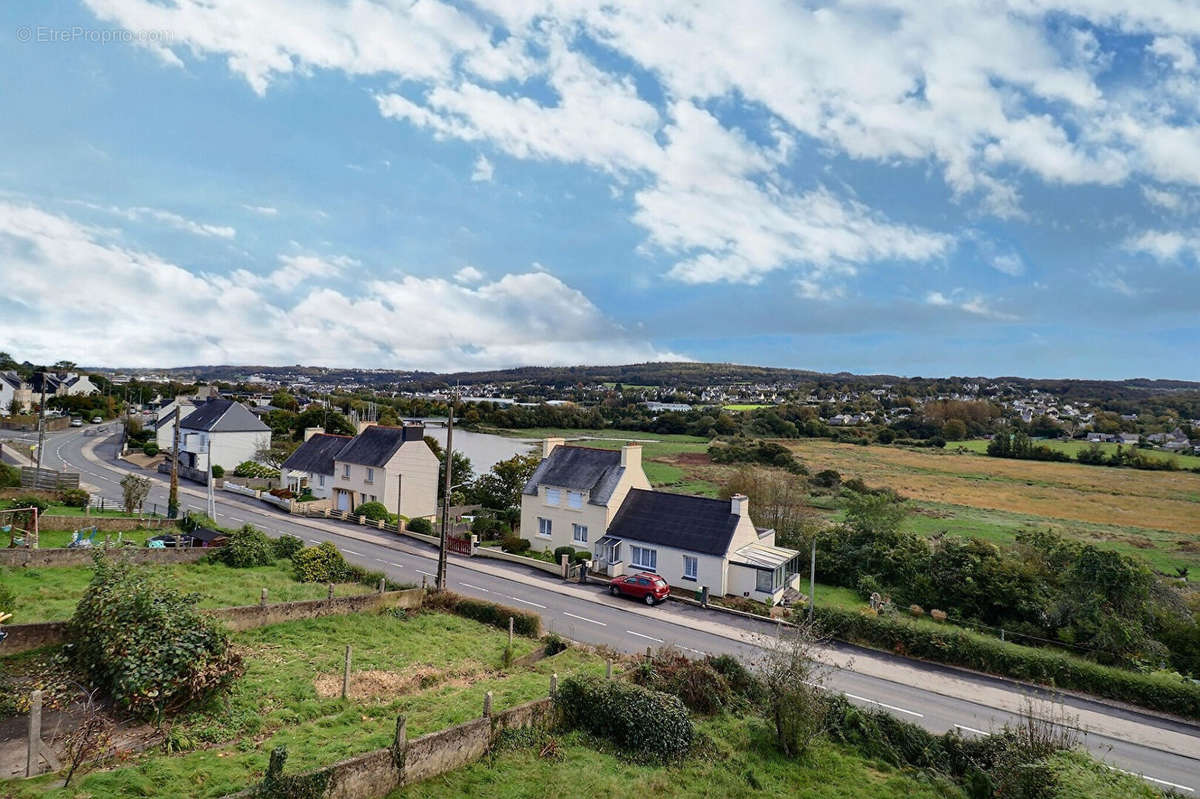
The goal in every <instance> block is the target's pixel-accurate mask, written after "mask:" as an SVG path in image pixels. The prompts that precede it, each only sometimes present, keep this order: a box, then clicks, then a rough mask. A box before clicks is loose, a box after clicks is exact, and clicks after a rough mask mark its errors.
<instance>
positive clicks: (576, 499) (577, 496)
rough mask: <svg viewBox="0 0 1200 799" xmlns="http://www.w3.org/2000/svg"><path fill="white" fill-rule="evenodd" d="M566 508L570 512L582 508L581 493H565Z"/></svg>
mask: <svg viewBox="0 0 1200 799" xmlns="http://www.w3.org/2000/svg"><path fill="white" fill-rule="evenodd" d="M567 507H568V508H571V509H572V510H579V509H580V508H582V507H583V492H582V491H568V492H567Z"/></svg>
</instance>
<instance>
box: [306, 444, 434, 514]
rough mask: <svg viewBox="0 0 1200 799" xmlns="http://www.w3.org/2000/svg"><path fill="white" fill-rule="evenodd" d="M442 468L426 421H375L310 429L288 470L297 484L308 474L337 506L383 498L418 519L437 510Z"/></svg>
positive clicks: (313, 485) (318, 493)
mask: <svg viewBox="0 0 1200 799" xmlns="http://www.w3.org/2000/svg"><path fill="white" fill-rule="evenodd" d="M438 469H439V464H438V458H437V455H434V454H433V450H431V449H430V448H429V445H428V444H426V443H425V427H424V426H423V425H404V426H403V427H390V426H386V425H378V424H371V425H369V426H367V427H365V428H363V429H362V430H361V431H360V432H359V433H358V435H356V436H335V435H329V434H327V433H324V432H321V431H320V428H311V429H310V430H306V431H305V440H304V443H302V444H301V445H300V446H299V447H298V448H297V449H296V451H295V452H293V453H292V454H291V456H290V457H289V458H288V459H287V460H286V461H284V462H283V469H282V473H283V476H284V478H285V479H286V480H288V482H289V485H294V486H295V487H297V488H298V487H299V482H300V480H302V479H305V478H307V480H308V485H309V487H310V488H311V489H312V493H313V495H314V496H316V497H321V498H326V497H328V498H331V499H332V500H333V507H334V508H335V509H337V510H344V511H350V510H354V509H355V508H356V507H358V506H359V505H361V504H363V503H364V502H382V503H383V504H384V506H385V507H387V509H388V511H389V512H391V513H395V514H398V515H400V516H404V517H407V518H409V519H417V518H429V517H432V516H434V515H435V514H436V513H437V480H438Z"/></svg>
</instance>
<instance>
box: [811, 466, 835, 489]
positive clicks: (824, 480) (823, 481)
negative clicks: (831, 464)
mask: <svg viewBox="0 0 1200 799" xmlns="http://www.w3.org/2000/svg"><path fill="white" fill-rule="evenodd" d="M812 481H813V485H817V486H820V487H821V488H837V487H838V484H839V483H841V482H842V475H841V473H840V472H838V471H836V470H835V469H822V470H821V471H819V472H817V473H816V474H814V475H813V479H812Z"/></svg>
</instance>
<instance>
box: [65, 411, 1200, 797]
mask: <svg viewBox="0 0 1200 799" xmlns="http://www.w3.org/2000/svg"><path fill="white" fill-rule="evenodd" d="M87 429H88V428H84V430H78V429H74V430H68V431H63V432H61V433H56V434H54V435H53V436H49V437H47V442H46V452H45V453H44V454H43V465H44V466H47V467H49V468H58V469H65V470H70V471H78V472H80V474H81V480H82V481H83V482H84V483H88V484H91V485H92V486H95V488H96V489H97V490H96V492H95V493H97V494H99V495H100V496H103V497H105V498H106V499H107V500H111V501H113V502H114V503H119V501H120V498H121V488H120V485H119V482H120V480H121V477H122V476H123V474H124V472H126V471H129V470H132V467H131V466H130V464H127V463H124V462H122V461H117V460H116V439H115V438H113V439H108V440H105V441H103V442H102V443H101V444H100V445H99V446H98V447H97V449H96V455H97V456H98V457H99V458H100V459H101V461H102V463H95V462H93V461H91V460H88V459H85V458H84V455H83V451H82V450H83V447H84V446H85V445H86V444H89V443H92V442H94V441H95V440H96V438H95V437H94V436H92V435H86V434H85V431H86V430H87ZM93 429H94V428H93ZM141 473H142V474H149V473H146V472H141ZM150 476H151V477H152V479H153V481H154V486H153V488H152V490H151V493H150V497H149V499H148V500H147V503H146V505H147V507H149V506H150V505H151V504H152V503H157V505H158V507H159V508H160V510H161V509H164V508H165V507H166V503H167V481H166V476H165V475H159V474H157V473H155V474H153V475H150ZM182 488H190V489H193V490H201V491H202V490H203V487H202V486H199V485H196V484H192V483H188V482H187V481H181V489H182ZM204 504H205V501H204V499H203V498H202V497H199V496H195V495H192V494H188V493H186V492H184V491H182V490H181V492H180V505H181V506H182V507H183V508H184V509H189V508H191V509H195V510H197V511H202V510H203V508H204ZM216 504H217V516H218V520H219V521H220V522H221V523H222V524H224V525H231V526H237V525H240V524H243V523H250V524H253V525H255V526H256V527H259V528H261V529H263V530H266V531H268V532H270V533H274V534H277V535H278V534H283V533H289V534H291V535H296V536H299V537H300V538H303V539H305V540H306V541H308V542H309V543H319V542H321V541H326V540H329V541H333V542H334V543H336V544H337V545H338V547H339V548H340V549H341V550H342V552H344V553H345V554H346V556H347V558H348V559H350V560H352V561H355V562H357V563H360V564H362V565H364V566H367V567H369V568H371V569H374V570H381V571H383V572H385V573H386V574H388V576H389V577H391V578H392V579H395V580H397V581H401V582H410V583H415V584H419V583H421V581H422V579H427V580H428V581H429V582H430V583H432V582H433V579H434V577H433V574H434V571H435V569H436V565H437V552H436V550H435V549H434V548H433V547H428V546H425V545H424V544H422V543H420V542H417V541H415V540H413V539H403V540H399V539H398V538H397V536H395V535H391V534H388V533H385V532H382V531H371V530H369V529H367V528H362V527H354V528H353V530H354V533H355V536H357V537H349V536H345V535H340V534H338V533H337V532H333V531H331V530H329V529H322V528H323V527H327V526H328V523H325V524H321V525H320V526H318V524H319V523H312V524H310V523H306V522H305V521H304V520H301V519H297V518H295V517H290V516H287V515H285V514H282V513H280V512H278V511H276V510H275V509H273V508H271V507H270V506H267V505H265V504H264V503H261V502H259V501H257V500H254V499H252V498H247V497H240V496H236V495H232V494H227V493H225V492H221V491H218V492H216ZM364 535H365V536H369V537H370V539H371V540H366V541H364V540H359V538H358V537H361V536H364ZM461 562H462V561H461V560H459V559H458V558H457V556H452V557H451V559H450V563H449V566H448V569H447V581H448V583H449V587H450V588H452V589H453V590H455V591H457V592H460V593H462V594H465V595H470V596H475V597H480V598H485V599H492V600H496V601H499V602H502V603H505V604H514V605H516V606H519V607H522V608H524V609H526V610H533V611H536V612H537V613H539V615H541V617H542V619H543V623H544V626H545V627H546V629H548V630H553V631H555V632H558V633H560V634H562V635H564V636H567V637H568V638H571V639H574V640H578V641H583V642H587V643H592V644H602V645H605V646H608V647H611V648H613V649H614V650H617V651H623V652H637V651H642V650H645V648H646V647H647V646H653V647H659V646H663V645H672V646H676V647H679V648H680V649H682V650H683V651H685V652H688V653H690V654H694V655H700V654H722V653H731V654H735V655H737V656H739V657H741V658H743V659H744V660H746V661H748V662H752V661H753V660H754V658H755V657H756V656H758V654H759V653H760V651H759V650H757V649H756V647H754V646H752V645H750V644H746V643H743V642H741V641H735V640H731V639H730V638H727V637H724V636H720V635H716V634H713V633H710V632H706V631H704V630H700V629H697V628H696V626H695V624H694V622H695V620H697V619H704V620H705V621H708V622H713V621H716V622H719V623H721V624H725V625H727V626H733V627H739V628H741V629H744V630H749V631H754V632H760V633H765V634H770V633H772V632H773V630H774V625H773V624H772V623H770V622H765V621H764V622H760V621H757V620H754V619H742V618H738V617H733V616H730V615H728V614H718V613H716V612H714V611H706V610H702V609H700V608H694V607H691V606H687V605H683V604H681V603H668V604H666V605H661V606H659V607H657V608H655V609H654V612H653V615H652V617H647V615H646V614H645V613H643V612H641V610H640V606H638V608H639V610H638V611H636V612H635V611H634V606H633V605H632V604H631V603H630V601H629V600H622V599H614V598H611V597H608V596H607V594H605V593H604V591H603V589H602V588H601V587H583V586H576V588H582V589H585V590H587V591H590V592H592V594H594V595H588V596H574V595H564V594H563V593H561V592H560V591H557V590H555V588H556V587H557V586H560V585H561V582H560V581H559V580H557V579H555V578H553V577H552V576H551V575H548V574H545V573H543V572H540V571H537V570H534V569H530V568H527V567H523V566H520V565H517V564H508V563H503V562H499V561H487V564H488V567H489V571H490V572H492V573H482V572H480V571H476V570H473V569H470V568H467V567H465V566H463V565H461ZM495 572H500V573H501V575H502V576H500V575H497V574H496V573H495ZM841 648H842V649H843V650H847V651H852V650H854V648H853V647H848V646H846V647H841ZM870 656H871V657H875V658H879V657H881V655H880V654H879V653H877V652H871V653H870ZM882 657H885V658H886V657H887V656H886V655H885V656H882ZM895 660H896V662H897V664H903V666H905V667H908V668H910V669H911V668H917V669H920V670H922V671H923V672H925V673H927V674H928V675H929V677H930V679H935V678H937V677H938V676H944V675H946V674H950V673H952V674H953V676H954V677H955V678H956V679H958V680H960V681H962V680H967V681H971V682H973V683H975V684H977V685H978V686H980V687H981V688H985V687H986V688H988V689H993V690H994V689H997V688H999V689H1003V690H1005V691H1009V692H1011V693H1013V694H1016V695H1018V696H1021V695H1034V694H1035V692H1033V691H1031V690H1030V689H1028V688H1027V687H1025V686H1021V685H1017V684H1014V683H1011V682H1009V681H1006V680H1000V679H993V678H988V677H986V676H976V675H964V673H963V672H961V671H957V670H949V669H945V668H942V667H939V666H937V665H933V664H926V663H922V662H920V661H913V660H908V659H900V658H896V659H895ZM918 682H919V681H918ZM825 685H826V686H827V687H828V688H830V689H831V690H837V691H841V692H844V693H845V694H846V696H847V697H849V698H850V699H851V700H852V701H854V702H857V703H859V704H863V705H870V706H875V707H881V708H884V709H886V710H888V711H889V712H891V713H894V714H895V715H897V716H899V717H900V718H902V719H904V720H906V721H910V722H914V723H917V724H919V725H921V726H923V727H925V728H926V729H929V730H931V731H933V732H939V733H940V732H945V731H947V730H953V729H957V730H958V731H959V732H960V733H962V734H964V735H986V734H988V731H990V730H995V729H999V728H1000V727H1002V726H1003V725H1004V724H1006V723H1010V722H1015V721H1016V717H1015V716H1014V715H1013V714H1011V713H1009V712H1006V711H1004V710H1001V709H998V708H995V707H989V706H987V705H985V704H981V703H977V702H972V701H967V700H963V699H958V698H954V697H949V696H945V695H943V694H939V693H935V692H933V691H929V690H926V689H924V688H922V687H920V686H919V685H911V684H907V685H906V684H901V683H900V682H896V681H893V680H888V679H881V678H879V677H874V676H871V675H865V674H860V673H857V672H854V671H848V670H842V669H834V670H831V671H830V672H829V673H828V674H827V676H826V678H825ZM1062 701H1063V705H1064V712H1065V713H1066V715H1067V717H1068V718H1069V717H1070V714H1071V713H1072V712H1073V711H1079V710H1086V711H1091V712H1095V713H1101V714H1104V715H1107V716H1111V717H1115V718H1120V719H1125V720H1126V721H1128V722H1132V723H1135V724H1140V725H1146V726H1149V727H1155V728H1158V729H1162V730H1171V731H1174V732H1177V733H1181V734H1184V735H1187V736H1190V737H1191V739H1192V740H1194V741H1195V747H1194V749H1192V751H1190V752H1189V753H1188V754H1178V753H1175V752H1169V751H1164V750H1161V749H1156V748H1152V747H1149V746H1145V745H1141V744H1138V743H1132V742H1130V741H1126V740H1122V739H1118V738H1115V737H1107V736H1103V735H1099V734H1097V733H1087V732H1084V733H1083V742H1084V744H1085V745H1086V746H1087V747H1088V748H1089V749H1090V750H1091V751H1092V752H1093V753H1094V754H1095V755H1096V756H1097V757H1098V758H1100V759H1101V760H1102V761H1104V762H1105V763H1106V764H1108V765H1109V766H1110V767H1112V768H1115V769H1120V770H1124V771H1127V772H1130V773H1134V774H1138V775H1140V776H1142V777H1143V778H1145V779H1147V780H1149V781H1150V782H1151V783H1152V784H1154V785H1156V786H1158V787H1160V788H1164V789H1166V788H1173V789H1175V790H1176V791H1179V792H1180V793H1183V794H1185V795H1200V729H1198V728H1197V727H1195V726H1191V725H1187V724H1181V723H1177V722H1173V721H1171V720H1168V719H1162V718H1159V717H1157V716H1154V715H1151V714H1144V713H1139V712H1137V711H1135V710H1127V709H1120V708H1114V707H1112V706H1109V705H1106V704H1102V703H1098V702H1092V701H1089V700H1087V699H1083V698H1078V697H1064V698H1063V700H1062ZM1188 755H1190V756H1188Z"/></svg>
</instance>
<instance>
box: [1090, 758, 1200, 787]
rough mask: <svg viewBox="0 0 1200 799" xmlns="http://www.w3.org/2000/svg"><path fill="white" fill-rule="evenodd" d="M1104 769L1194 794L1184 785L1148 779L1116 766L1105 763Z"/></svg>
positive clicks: (1145, 776) (1143, 775) (1156, 778)
mask: <svg viewBox="0 0 1200 799" xmlns="http://www.w3.org/2000/svg"><path fill="white" fill-rule="evenodd" d="M1104 767H1105V768H1109V769H1112V770H1113V771H1119V772H1121V773H1122V774H1128V775H1129V776H1131V777H1141V778H1142V779H1144V780H1147V781H1148V782H1153V783H1156V784H1158V785H1165V786H1167V787H1168V788H1178V789H1179V790H1181V791H1187V792H1188V793H1195V792H1196V789H1195V788H1189V787H1188V786H1186V785H1180V784H1179V783H1177V782H1167V781H1166V780H1160V779H1159V778H1158V777H1149V776H1147V775H1145V774H1138V773H1137V772H1136V771H1126V770H1125V769H1123V768H1117V767H1116V766H1110V765H1108V764H1107V763H1105V764H1104Z"/></svg>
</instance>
